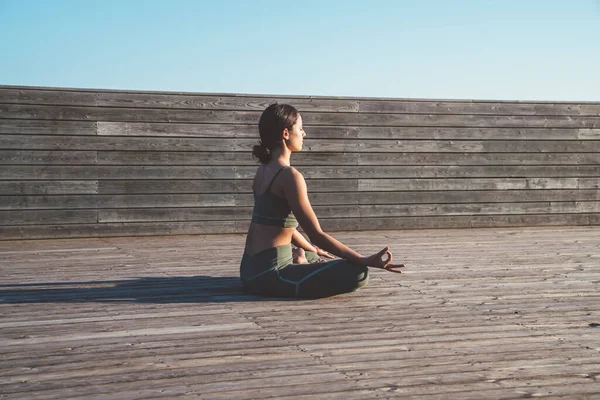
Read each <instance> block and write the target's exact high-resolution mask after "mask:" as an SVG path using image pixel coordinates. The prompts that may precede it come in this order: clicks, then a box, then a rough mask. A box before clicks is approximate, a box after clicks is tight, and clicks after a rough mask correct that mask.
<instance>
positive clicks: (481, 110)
mask: <svg viewBox="0 0 600 400" xmlns="http://www.w3.org/2000/svg"><path fill="white" fill-rule="evenodd" d="M598 107H599V106H596V105H589V106H588V105H585V106H583V108H582V106H580V105H576V104H560V103H555V104H539V103H537V104H536V103H531V104H526V103H517V104H512V103H494V102H477V101H472V102H461V101H423V102H421V101H420V102H409V101H394V100H361V101H360V104H359V111H360V112H367V113H401V114H489V115H597V114H596V113H594V111H596V112H598Z"/></svg>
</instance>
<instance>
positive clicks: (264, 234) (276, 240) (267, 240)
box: [245, 222, 296, 256]
mask: <svg viewBox="0 0 600 400" xmlns="http://www.w3.org/2000/svg"><path fill="white" fill-rule="evenodd" d="M295 229H296V228H279V227H276V226H269V225H260V224H256V223H254V222H252V223H250V228H249V229H248V236H246V250H245V251H246V254H248V255H249V256H253V255H255V254H257V253H260V252H261V251H263V250H266V249H270V248H271V247H277V246H283V245H286V244H290V243H292V236H293V234H294V230H295Z"/></svg>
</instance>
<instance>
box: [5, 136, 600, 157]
mask: <svg viewBox="0 0 600 400" xmlns="http://www.w3.org/2000/svg"><path fill="white" fill-rule="evenodd" d="M257 143H258V142H257V140H256V139H245V138H240V139H238V138H235V139H221V140H215V139H213V138H162V137H161V138H158V137H127V136H126V137H115V136H91V137H89V136H48V135H28V136H23V135H3V143H2V145H1V146H2V149H5V150H8V149H19V150H55V151H59V150H73V151H74V150H88V151H90V150H113V151H126V150H127V151H172V152H175V151H202V152H240V153H246V154H247V155H248V159H251V156H250V154H251V151H252V146H254V145H256V144H257ZM303 150H304V151H307V152H310V153H316V152H350V153H355V152H359V153H360V152H371V153H403V152H412V153H431V152H436V153H463V152H469V153H600V140H589V141H586V140H574V141H567V140H562V141H522V140H518V141H517V140H512V141H501V140H492V141H479V140H402V141H401V140H390V139H381V140H380V139H372V140H339V139H305V143H304V146H303Z"/></svg>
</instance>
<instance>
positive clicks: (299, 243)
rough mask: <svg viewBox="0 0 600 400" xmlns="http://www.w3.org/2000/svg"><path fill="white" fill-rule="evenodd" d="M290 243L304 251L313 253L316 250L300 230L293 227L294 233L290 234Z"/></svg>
mask: <svg viewBox="0 0 600 400" xmlns="http://www.w3.org/2000/svg"><path fill="white" fill-rule="evenodd" d="M292 243H293V244H294V246H296V247H300V248H301V249H304V250H306V251H312V252H313V253H316V252H317V249H316V248H315V246H313V245H312V243H310V242H309V241H308V240H306V238H305V237H304V236H302V234H301V233H300V232H298V231H297V230H296V229H294V233H293V234H292Z"/></svg>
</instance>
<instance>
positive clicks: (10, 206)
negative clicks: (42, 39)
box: [0, 190, 600, 210]
mask: <svg viewBox="0 0 600 400" xmlns="http://www.w3.org/2000/svg"><path fill="white" fill-rule="evenodd" d="M310 200H311V204H312V205H313V206H318V205H358V204H364V205H368V204H426V203H441V204H443V203H494V202H499V203H510V202H517V203H519V202H542V201H552V202H564V201H593V200H600V191H598V190H517V191H510V190H496V191H480V190H469V191H455V190H448V191H423V192H412V191H411V192H348V193H344V192H341V193H320V192H317V193H311V194H310ZM253 205H254V198H253V196H252V194H251V193H228V194H221V193H218V194H213V193H204V194H144V195H135V194H132V195H114V194H112V195H85V194H84V195H77V194H74V195H51V196H48V195H34V196H32V195H15V196H10V195H9V196H2V198H1V202H0V209H3V210H19V209H23V210H25V209H38V210H39V209H65V208H68V209H77V208H146V207H172V208H176V207H240V206H243V207H251V206H253Z"/></svg>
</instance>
